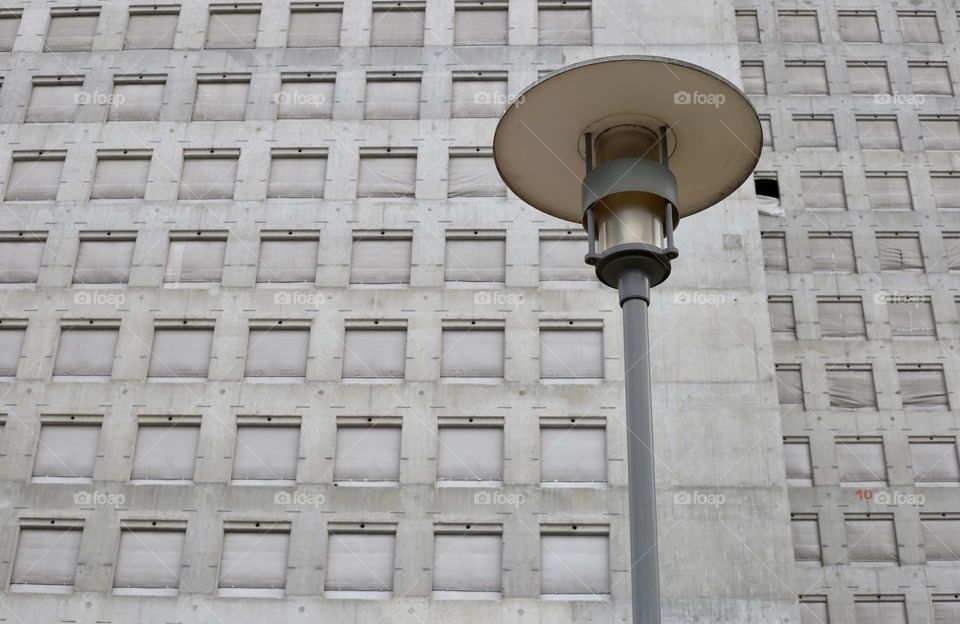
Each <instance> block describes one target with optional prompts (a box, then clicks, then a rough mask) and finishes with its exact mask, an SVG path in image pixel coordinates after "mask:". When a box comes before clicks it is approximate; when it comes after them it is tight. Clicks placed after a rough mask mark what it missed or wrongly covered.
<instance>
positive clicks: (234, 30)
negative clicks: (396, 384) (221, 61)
mask: <svg viewBox="0 0 960 624" xmlns="http://www.w3.org/2000/svg"><path fill="white" fill-rule="evenodd" d="M259 26H260V5H259V4H211V5H210V21H209V23H208V24H207V40H206V44H205V45H204V47H206V48H253V47H256V45H257V29H258V28H259Z"/></svg>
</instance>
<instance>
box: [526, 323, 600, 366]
mask: <svg viewBox="0 0 960 624" xmlns="http://www.w3.org/2000/svg"><path fill="white" fill-rule="evenodd" d="M540 378H541V379H577V378H581V379H585V378H595V379H602V378H603V327H602V325H601V324H600V323H590V322H574V321H569V322H559V323H541V325H540Z"/></svg>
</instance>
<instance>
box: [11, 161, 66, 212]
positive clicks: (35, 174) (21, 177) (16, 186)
mask: <svg viewBox="0 0 960 624" xmlns="http://www.w3.org/2000/svg"><path fill="white" fill-rule="evenodd" d="M66 157H67V153H66V152H65V151H62V150H55V151H36V152H26V151H24V152H18V151H15V152H13V166H12V167H11V168H10V176H9V177H8V178H7V189H6V192H5V193H4V196H3V198H4V199H5V200H6V201H46V200H55V199H56V198H57V190H58V189H59V187H60V174H61V173H62V172H63V161H64V160H65V159H66Z"/></svg>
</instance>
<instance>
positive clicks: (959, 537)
mask: <svg viewBox="0 0 960 624" xmlns="http://www.w3.org/2000/svg"><path fill="white" fill-rule="evenodd" d="M920 528H921V530H922V531H923V548H924V550H925V551H926V553H927V561H928V562H930V561H938V562H939V561H945V562H951V561H960V514H955V513H924V514H920Z"/></svg>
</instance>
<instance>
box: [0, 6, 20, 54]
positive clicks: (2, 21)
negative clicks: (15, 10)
mask: <svg viewBox="0 0 960 624" xmlns="http://www.w3.org/2000/svg"><path fill="white" fill-rule="evenodd" d="M19 29H20V16H19V15H2V16H0V52H9V51H10V50H12V49H13V42H14V41H15V40H16V38H17V31H18V30H19Z"/></svg>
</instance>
